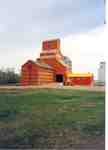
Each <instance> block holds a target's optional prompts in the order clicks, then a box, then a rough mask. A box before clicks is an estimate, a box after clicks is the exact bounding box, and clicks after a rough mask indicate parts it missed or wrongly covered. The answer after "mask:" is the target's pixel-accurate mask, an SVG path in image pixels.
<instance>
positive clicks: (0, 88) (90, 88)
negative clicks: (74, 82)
mask: <svg viewBox="0 0 108 150" xmlns="http://www.w3.org/2000/svg"><path fill="white" fill-rule="evenodd" d="M37 88H39V89H41V88H52V89H53V88H54V89H72V90H87V91H105V87H104V86H63V85H60V84H49V85H41V86H8V85H7V86H0V91H7V90H25V89H37Z"/></svg>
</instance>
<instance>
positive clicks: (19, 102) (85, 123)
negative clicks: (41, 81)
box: [0, 89, 105, 148]
mask: <svg viewBox="0 0 108 150" xmlns="http://www.w3.org/2000/svg"><path fill="white" fill-rule="evenodd" d="M104 99H105V93H104V92H93V91H92V92H90V91H80V90H71V89H36V90H23V91H21V90H14V91H8V92H3V91H2V92H0V148H55V147H58V148H61V147H62V146H64V148H70V147H72V145H80V144H82V143H83V145H84V142H85V143H88V144H89V142H88V141H90V140H91V139H92V141H91V142H94V141H93V139H96V137H98V138H100V140H101V137H102V136H104ZM98 141H99V140H98ZM97 144H98V142H97Z"/></svg>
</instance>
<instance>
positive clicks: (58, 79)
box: [56, 74, 63, 82]
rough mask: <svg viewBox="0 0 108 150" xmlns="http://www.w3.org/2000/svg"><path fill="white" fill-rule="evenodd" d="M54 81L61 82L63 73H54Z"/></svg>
mask: <svg viewBox="0 0 108 150" xmlns="http://www.w3.org/2000/svg"><path fill="white" fill-rule="evenodd" d="M56 82H63V75H62V74H57V75H56Z"/></svg>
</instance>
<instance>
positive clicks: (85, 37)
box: [61, 25, 108, 79]
mask: <svg viewBox="0 0 108 150" xmlns="http://www.w3.org/2000/svg"><path fill="white" fill-rule="evenodd" d="M107 32H108V27H107V26H106V25H104V26H102V27H99V28H97V29H95V30H93V31H92V32H87V33H81V34H78V35H74V36H73V35H70V36H67V37H65V38H64V39H62V47H61V49H62V51H63V52H64V54H65V55H67V56H69V57H70V58H71V60H72V64H73V71H77V72H78V71H81V72H93V73H94V75H95V78H96V79H97V68H98V67H99V63H100V61H106V51H107V49H108V46H107V39H108V36H107Z"/></svg>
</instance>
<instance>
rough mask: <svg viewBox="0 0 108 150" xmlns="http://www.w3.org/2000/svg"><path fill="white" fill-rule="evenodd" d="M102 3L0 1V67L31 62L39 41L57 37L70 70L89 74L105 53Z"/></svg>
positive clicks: (79, 0) (81, 0) (78, 0)
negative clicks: (69, 63) (70, 65)
mask: <svg viewBox="0 0 108 150" xmlns="http://www.w3.org/2000/svg"><path fill="white" fill-rule="evenodd" d="M104 19H105V5H104V0H45V1H43V0H39V1H38V0H0V68H7V67H11V68H15V70H16V71H20V68H21V65H22V64H23V63H25V62H26V61H27V60H28V59H33V60H35V59H36V57H38V56H39V53H40V52H41V43H42V41H43V40H46V39H52V38H60V39H61V51H62V53H63V54H65V55H67V56H69V57H70V59H71V60H72V66H73V71H75V72H79V71H81V72H93V73H94V75H95V78H97V69H98V66H99V62H100V61H103V60H105V51H106V50H107V47H106V46H105V45H107V41H106V37H107V35H106V31H108V30H107V29H108V28H107V27H106V25H104Z"/></svg>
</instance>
